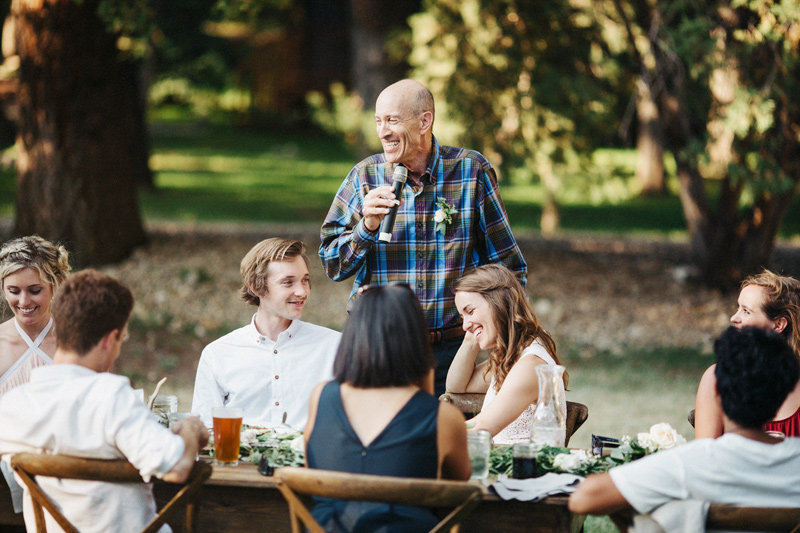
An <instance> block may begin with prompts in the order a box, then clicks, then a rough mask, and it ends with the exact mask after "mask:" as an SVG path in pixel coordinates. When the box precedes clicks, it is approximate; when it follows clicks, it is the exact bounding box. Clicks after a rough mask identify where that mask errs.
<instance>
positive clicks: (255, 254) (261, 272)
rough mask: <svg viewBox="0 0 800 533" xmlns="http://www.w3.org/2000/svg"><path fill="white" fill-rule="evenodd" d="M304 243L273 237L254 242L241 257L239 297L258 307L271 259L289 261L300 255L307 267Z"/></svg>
mask: <svg viewBox="0 0 800 533" xmlns="http://www.w3.org/2000/svg"><path fill="white" fill-rule="evenodd" d="M305 254H306V245H305V244H304V243H302V242H301V241H293V240H291V239H281V238H280V237H273V238H271V239H265V240H263V241H261V242H260V243H258V244H256V245H255V246H253V247H252V248H250V251H249V252H247V255H245V256H244V259H242V264H241V266H240V267H239V271H240V272H241V274H242V288H241V289H239V297H240V298H241V299H242V300H244V301H245V302H247V303H249V304H251V305H255V306H256V307H258V303H259V301H260V299H259V297H258V295H259V294H264V293H266V292H267V267H268V266H269V264H270V262H271V261H290V260H292V259H294V258H295V257H298V256H300V257H302V258H303V261H305V263H306V267H308V257H306V255H305Z"/></svg>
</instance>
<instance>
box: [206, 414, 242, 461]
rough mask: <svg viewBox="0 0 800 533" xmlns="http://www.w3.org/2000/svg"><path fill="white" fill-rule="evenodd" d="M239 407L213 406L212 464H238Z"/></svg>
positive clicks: (240, 416)
mask: <svg viewBox="0 0 800 533" xmlns="http://www.w3.org/2000/svg"><path fill="white" fill-rule="evenodd" d="M242 415H243V412H242V410H241V409H238V408H235V407H214V408H212V409H211V417H212V418H213V419H214V464H216V465H220V466H236V465H238V464H239V438H240V437H241V433H242Z"/></svg>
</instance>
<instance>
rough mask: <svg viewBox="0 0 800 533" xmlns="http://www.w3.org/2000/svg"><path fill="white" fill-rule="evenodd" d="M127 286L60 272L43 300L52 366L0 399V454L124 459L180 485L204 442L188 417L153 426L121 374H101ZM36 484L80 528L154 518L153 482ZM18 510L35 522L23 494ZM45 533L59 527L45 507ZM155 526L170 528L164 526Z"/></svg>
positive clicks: (127, 300)
mask: <svg viewBox="0 0 800 533" xmlns="http://www.w3.org/2000/svg"><path fill="white" fill-rule="evenodd" d="M132 309H133V295H132V294H131V292H130V290H128V288H127V287H125V286H124V285H123V284H121V283H120V282H118V281H116V280H115V279H113V278H111V277H109V276H106V275H104V274H101V273H99V272H97V271H94V270H84V271H82V272H79V273H77V274H75V275H74V276H72V277H71V278H68V279H67V281H65V282H64V283H63V284H62V285H61V286H60V287H59V290H58V292H57V293H56V296H55V299H54V301H53V304H52V313H53V319H54V321H55V323H56V324H57V327H58V340H57V343H56V352H55V355H54V356H53V364H52V365H50V366H43V367H39V368H36V369H34V370H33V372H32V374H31V380H30V382H29V383H26V384H24V385H22V386H20V387H17V388H16V389H13V390H11V391H9V392H8V393H6V394H5V395H4V396H3V397H2V399H0V427H1V428H2V431H1V432H0V454H3V459H4V460H6V461H7V460H9V458H10V454H13V453H16V452H22V451H29V452H36V453H54V454H64V455H73V456H79V457H90V458H98V459H122V458H124V459H127V460H128V461H130V462H131V463H132V464H133V465H134V466H135V467H136V468H137V469H138V470H139V472H140V473H141V474H142V477H144V478H145V479H147V478H149V477H151V476H156V477H158V478H162V479H164V480H165V481H172V482H183V481H185V480H186V479H187V477H188V476H189V473H190V472H191V470H192V468H193V465H194V462H195V457H196V456H197V453H198V451H199V450H200V449H202V447H203V446H205V444H206V443H207V442H208V431H207V430H206V428H205V427H204V426H203V424H202V422H200V420H199V419H197V418H189V419H187V420H184V421H182V422H181V423H179V424H176V425H175V426H174V427H173V429H172V431H170V430H169V429H167V428H165V427H164V426H162V425H161V424H159V423H158V421H157V419H156V418H155V416H154V415H153V414H152V413H151V412H150V411H149V410H148V409H147V406H146V405H145V404H144V402H143V401H142V398H141V394H136V393H135V392H134V390H133V389H132V388H131V385H130V382H129V380H128V378H126V377H123V376H117V375H114V374H109V373H108V370H109V368H110V367H111V365H112V364H113V363H114V361H115V360H116V359H117V357H118V356H119V353H120V348H121V347H122V342H123V340H124V339H125V336H126V335H127V323H128V317H129V316H130V313H131V310H132ZM38 480H39V484H40V485H41V487H42V489H43V490H44V491H45V492H46V493H47V494H48V495H49V496H50V497H51V498H52V499H53V500H55V502H56V503H57V504H58V505H59V506H60V507H61V508H62V510H63V512H64V515H65V516H66V518H67V519H68V520H69V521H70V522H72V524H73V525H75V527H76V528H77V529H78V530H80V531H82V532H86V531H97V532H103V531H119V530H120V529H121V528H123V527H124V528H125V529H126V530H130V531H139V530H141V529H142V528H144V526H145V525H147V523H148V522H150V521H151V520H152V519H153V518H154V517H155V515H156V507H155V501H154V499H153V493H152V487H151V486H150V485H146V484H145V483H124V484H123V483H101V482H96V481H78V480H62V481H59V480H57V479H54V478H46V477H45V478H42V477H39V478H38ZM23 513H24V517H25V523H26V524H27V525H28V530H29V531H33V530H34V529H35V520H34V516H33V507H32V505H31V499H30V495H29V494H28V493H27V488H26V489H25V494H24V499H23ZM45 517H46V520H47V529H48V531H61V529H60V528H59V526H58V525H57V524H56V522H55V521H54V520H53V519H52V517H51V516H50V514H49V513H47V512H46V511H45ZM162 531H169V527H167V526H165V527H164V528H162Z"/></svg>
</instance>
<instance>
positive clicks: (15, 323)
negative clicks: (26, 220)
mask: <svg viewBox="0 0 800 533" xmlns="http://www.w3.org/2000/svg"><path fill="white" fill-rule="evenodd" d="M69 271H70V267H69V256H68V254H67V251H66V249H64V247H63V246H58V245H55V244H53V243H51V242H50V241H47V240H45V239H43V238H41V237H39V236H36V235H33V236H30V237H21V238H19V239H14V240H11V241H8V242H7V243H5V244H4V245H3V246H2V248H0V287H2V291H3V297H4V298H5V301H6V303H7V304H8V307H9V308H10V309H11V312H12V313H13V314H14V316H13V318H11V319H10V320H6V321H5V322H3V323H2V324H0V396H1V395H3V394H5V393H6V392H7V391H9V390H10V389H12V388H14V387H16V386H18V385H21V384H23V383H26V382H27V381H28V380H29V378H30V374H31V370H33V369H34V368H35V367H37V366H42V365H47V364H50V363H51V362H52V360H51V356H52V355H53V354H54V353H55V349H56V330H55V327H54V325H53V319H52V317H51V316H50V302H51V301H52V298H53V295H54V294H55V292H56V289H57V288H58V286H59V284H60V283H61V282H62V281H64V279H66V277H67V275H68V274H69Z"/></svg>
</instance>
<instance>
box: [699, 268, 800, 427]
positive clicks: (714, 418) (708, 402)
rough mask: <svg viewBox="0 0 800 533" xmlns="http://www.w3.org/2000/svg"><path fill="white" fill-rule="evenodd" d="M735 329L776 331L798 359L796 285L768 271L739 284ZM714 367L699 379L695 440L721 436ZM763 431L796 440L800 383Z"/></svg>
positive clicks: (799, 288)
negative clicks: (776, 432)
mask: <svg viewBox="0 0 800 533" xmlns="http://www.w3.org/2000/svg"><path fill="white" fill-rule="evenodd" d="M731 323H732V324H733V325H734V327H736V328H739V329H741V328H743V327H746V326H753V327H757V328H762V329H766V330H769V331H776V332H778V333H780V334H781V335H783V337H784V338H785V339H786V342H787V343H788V344H789V346H790V347H791V348H792V350H794V353H795V354H797V356H798V357H800V282H799V281H797V280H796V279H794V278H792V277H789V276H779V275H778V274H775V273H774V272H770V271H769V270H766V269H765V270H764V271H763V272H761V273H760V274H757V275H754V276H750V277H748V278H746V279H745V280H744V281H742V289H741V291H740V292H739V300H738V303H737V309H736V313H735V314H734V315H733V316H732V317H731ZM715 368H716V365H711V366H710V367H709V368H708V369H707V370H706V371H705V373H704V374H703V377H702V378H701V379H700V385H699V387H698V388H697V399H696V400H695V422H694V428H695V429H694V436H695V438H696V439H702V438H709V437H710V438H716V437H719V436H720V435H722V408H721V407H720V406H719V404H718V403H717V401H716V399H715V394H714V392H715V390H716V386H717V380H716V377H715V376H714V369H715ZM764 429H765V430H767V431H779V432H781V433H783V434H784V435H785V436H787V437H800V383H798V385H797V386H796V387H795V388H794V390H793V391H792V392H790V393H789V396H787V397H786V400H784V402H783V404H782V405H781V407H780V409H778V412H777V413H776V414H775V418H774V419H773V420H772V422H768V423H767V424H766V425H765V426H764Z"/></svg>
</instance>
